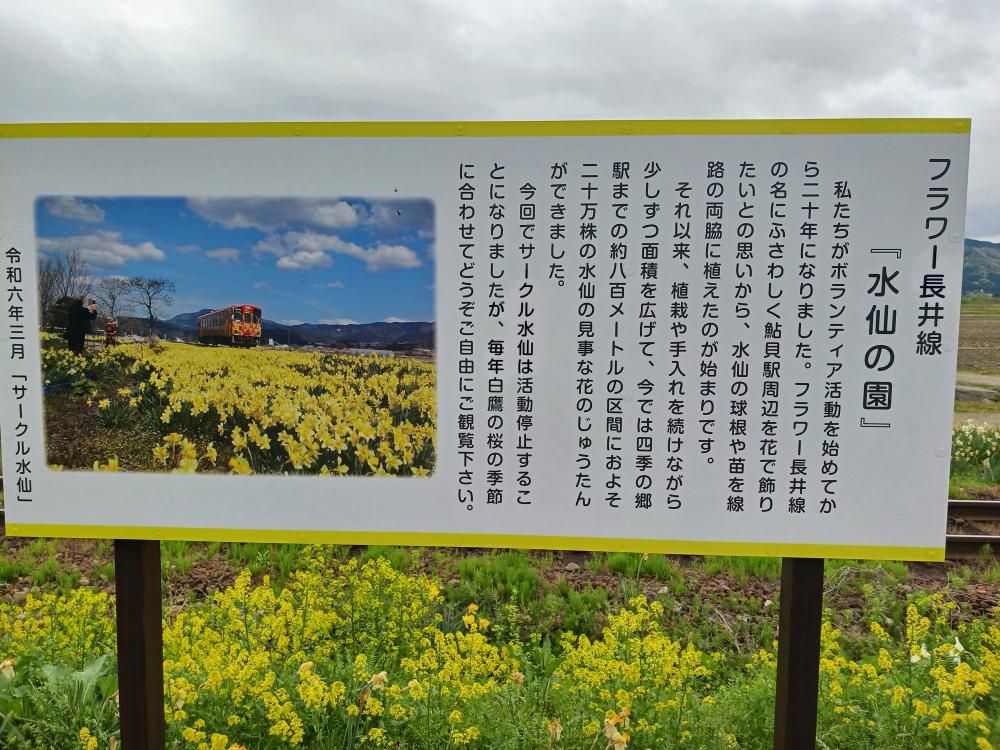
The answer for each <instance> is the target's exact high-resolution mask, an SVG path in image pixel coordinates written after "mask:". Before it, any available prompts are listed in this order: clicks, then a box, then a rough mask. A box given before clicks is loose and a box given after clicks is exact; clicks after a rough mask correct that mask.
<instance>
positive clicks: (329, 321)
mask: <svg viewBox="0 0 1000 750" xmlns="http://www.w3.org/2000/svg"><path fill="white" fill-rule="evenodd" d="M316 322H317V323H319V324H320V325H324V326H356V325H358V321H356V320H353V319H352V318H322V319H320V320H317V321H316Z"/></svg>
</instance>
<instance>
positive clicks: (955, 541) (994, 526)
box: [945, 500, 1000, 560]
mask: <svg viewBox="0 0 1000 750" xmlns="http://www.w3.org/2000/svg"><path fill="white" fill-rule="evenodd" d="M948 521H949V525H950V524H951V523H955V524H957V525H959V526H962V527H968V529H969V531H968V532H967V533H960V534H959V533H954V534H948V536H947V537H946V540H945V557H946V558H947V559H949V560H968V559H970V558H974V557H979V556H980V555H983V554H987V555H988V554H992V555H994V556H1000V501H998V500H949V501H948ZM982 527H986V528H985V529H983V528H982Z"/></svg>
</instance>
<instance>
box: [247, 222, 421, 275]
mask: <svg viewBox="0 0 1000 750" xmlns="http://www.w3.org/2000/svg"><path fill="white" fill-rule="evenodd" d="M253 252H254V253H255V254H256V255H260V254H272V255H277V256H279V257H278V262H277V266H278V268H284V269H294V270H300V269H302V268H318V267H321V266H329V265H332V264H333V260H332V259H331V258H330V256H329V253H337V254H339V255H346V256H348V257H351V258H356V259H358V260H360V261H363V262H364V264H365V267H366V268H367V270H368V271H370V272H371V273H381V272H383V271H395V270H400V269H407V268H419V267H420V266H422V265H423V261H422V260H421V259H420V255H419V254H418V253H417V251H416V250H414V249H413V248H411V247H407V246H406V245H389V244H384V243H378V244H376V245H373V246H371V247H362V246H361V245H358V244H357V243H354V242H347V241H346V240H343V239H341V238H340V237H338V236H337V235H335V234H325V233H323V232H311V231H294V232H285V233H284V234H283V235H277V234H272V235H268V236H267V237H265V238H264V239H262V240H260V241H259V242H258V243H257V244H256V245H254V248H253ZM324 259H325V260H324Z"/></svg>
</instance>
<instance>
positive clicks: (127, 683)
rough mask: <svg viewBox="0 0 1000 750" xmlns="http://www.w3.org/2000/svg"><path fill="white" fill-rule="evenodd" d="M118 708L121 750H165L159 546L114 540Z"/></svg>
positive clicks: (145, 542)
mask: <svg viewBox="0 0 1000 750" xmlns="http://www.w3.org/2000/svg"><path fill="white" fill-rule="evenodd" d="M115 590H116V599H117V603H116V606H115V618H116V620H117V623H118V704H119V715H120V720H121V741H122V748H123V750H163V747H164V731H165V721H164V717H163V600H162V596H161V591H160V543H159V542H158V541H140V540H135V539H116V540H115Z"/></svg>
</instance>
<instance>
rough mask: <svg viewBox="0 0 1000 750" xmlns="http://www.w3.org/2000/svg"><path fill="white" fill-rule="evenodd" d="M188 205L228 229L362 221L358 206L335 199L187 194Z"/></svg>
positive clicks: (326, 226) (327, 225)
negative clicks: (196, 195)
mask: <svg viewBox="0 0 1000 750" xmlns="http://www.w3.org/2000/svg"><path fill="white" fill-rule="evenodd" d="M188 208H190V209H191V210H192V211H194V212H195V213H196V214H198V215H199V216H201V217H202V218H205V219H208V220H209V221H213V222H215V223H216V224H219V225H221V226H223V227H226V228H229V229H244V228H247V227H253V228H254V229H261V230H264V231H269V230H272V229H277V228H278V227H282V226H287V225H290V224H296V225H305V226H308V227H318V228H320V229H348V228H350V227H353V226H356V225H357V224H358V223H359V222H361V221H363V220H364V218H365V216H364V211H363V209H362V208H361V207H360V206H354V205H351V204H350V203H348V202H346V201H343V200H339V199H333V200H322V199H307V198H190V199H188Z"/></svg>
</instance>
